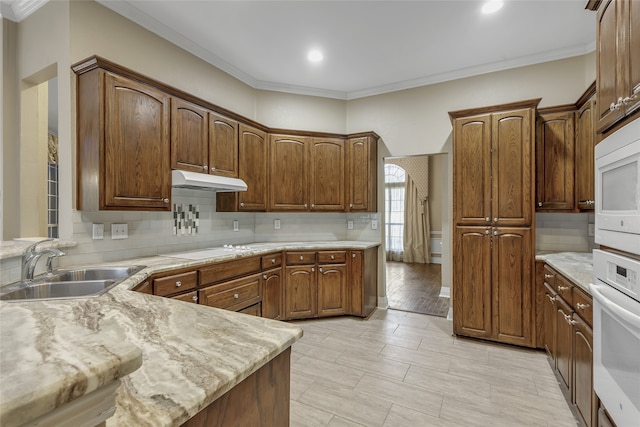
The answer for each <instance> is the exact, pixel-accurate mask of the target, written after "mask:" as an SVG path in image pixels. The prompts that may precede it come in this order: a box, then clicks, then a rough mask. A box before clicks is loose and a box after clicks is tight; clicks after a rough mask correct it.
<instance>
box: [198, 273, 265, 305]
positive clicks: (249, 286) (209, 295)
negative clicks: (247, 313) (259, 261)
mask: <svg viewBox="0 0 640 427" xmlns="http://www.w3.org/2000/svg"><path fill="white" fill-rule="evenodd" d="M198 299H199V301H200V304H205V305H208V306H211V307H217V308H224V309H227V310H232V311H239V310H242V309H244V308H247V307H249V306H251V305H254V304H257V303H259V302H261V298H260V274H253V275H251V276H247V277H243V278H241V279H235V280H231V281H228V282H224V283H220V284H217V285H212V286H208V287H206V288H203V289H200V290H199V291H198Z"/></svg>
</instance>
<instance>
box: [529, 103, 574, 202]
mask: <svg viewBox="0 0 640 427" xmlns="http://www.w3.org/2000/svg"><path fill="white" fill-rule="evenodd" d="M574 150H575V110H573V109H570V110H568V111H564V112H554V113H543V114H540V115H539V116H538V118H537V131H536V160H537V161H536V169H537V170H536V175H537V191H536V193H537V200H536V209H537V210H547V209H562V210H572V209H573V208H574V206H575V196H574V173H575V169H574V156H575V154H574Z"/></svg>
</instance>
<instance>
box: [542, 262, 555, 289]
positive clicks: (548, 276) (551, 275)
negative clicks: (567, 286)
mask: <svg viewBox="0 0 640 427" xmlns="http://www.w3.org/2000/svg"><path fill="white" fill-rule="evenodd" d="M556 274H557V273H556V271H555V270H553V269H552V268H551V267H549V266H548V265H546V264H545V266H544V281H545V283H548V284H549V286H551V287H552V288H555V287H556Z"/></svg>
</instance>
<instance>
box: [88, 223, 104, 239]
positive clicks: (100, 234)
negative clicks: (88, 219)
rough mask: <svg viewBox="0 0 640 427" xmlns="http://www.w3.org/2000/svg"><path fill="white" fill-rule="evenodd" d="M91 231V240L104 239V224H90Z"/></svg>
mask: <svg viewBox="0 0 640 427" xmlns="http://www.w3.org/2000/svg"><path fill="white" fill-rule="evenodd" d="M92 227H93V231H92V234H91V238H92V239H93V240H102V239H104V224H92Z"/></svg>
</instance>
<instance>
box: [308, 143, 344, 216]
mask: <svg viewBox="0 0 640 427" xmlns="http://www.w3.org/2000/svg"><path fill="white" fill-rule="evenodd" d="M344 163H345V150H344V140H342V139H337V138H333V139H329V138H314V139H313V143H312V144H311V172H310V178H311V184H310V185H311V188H310V195H309V196H310V202H311V211H344V199H345V197H344V196H345V194H344V187H345V186H344V177H345V175H344V172H345V169H344Z"/></svg>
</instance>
